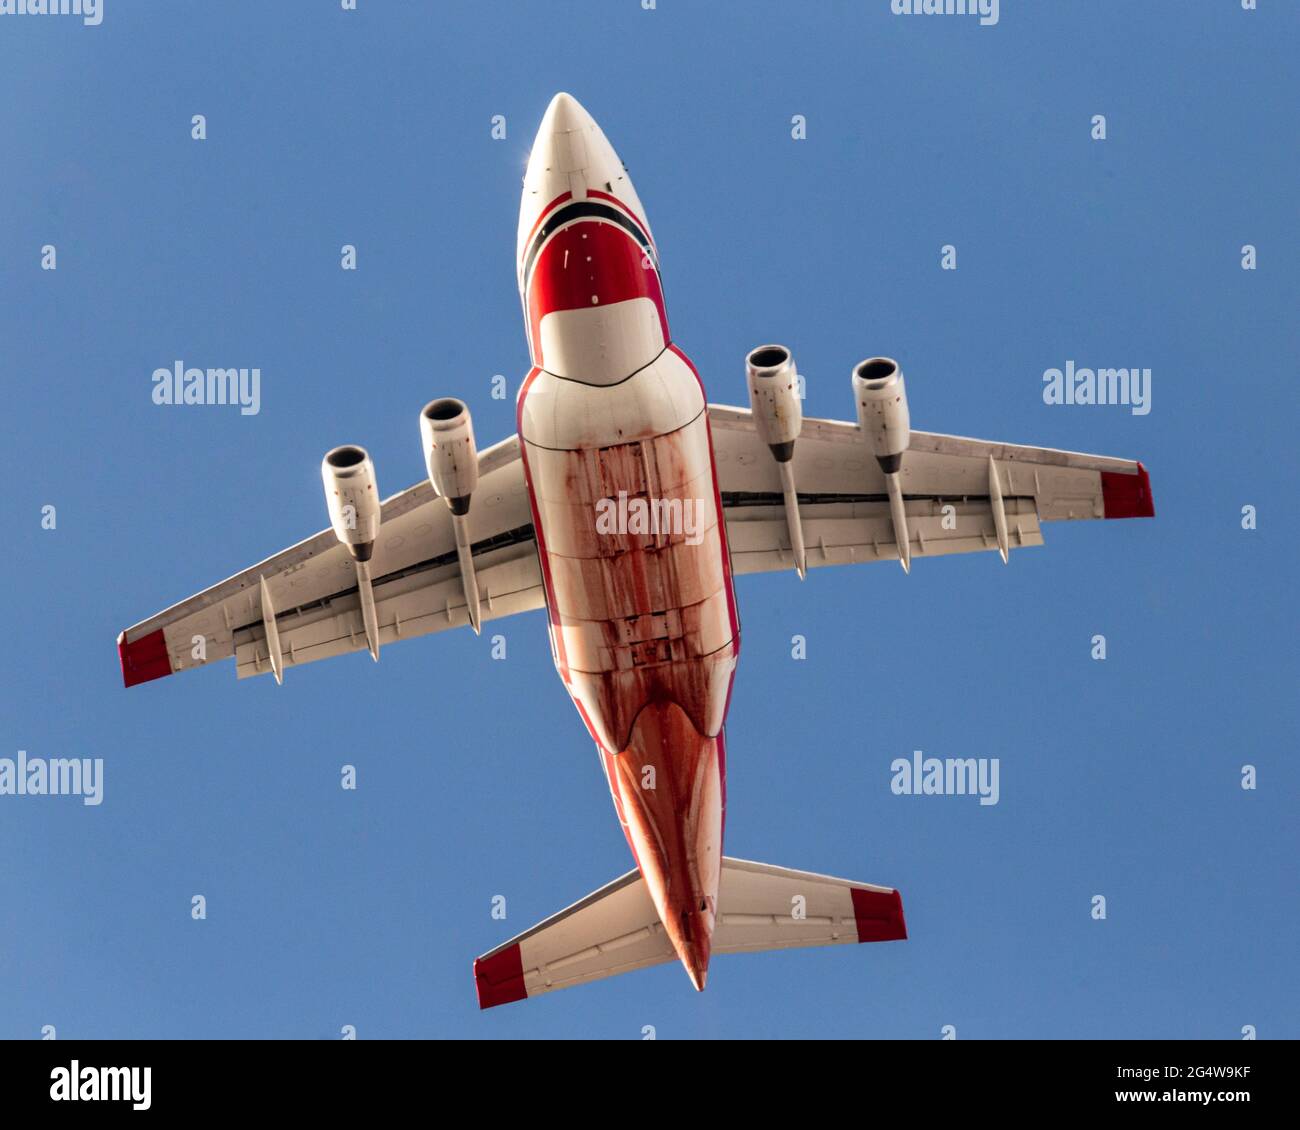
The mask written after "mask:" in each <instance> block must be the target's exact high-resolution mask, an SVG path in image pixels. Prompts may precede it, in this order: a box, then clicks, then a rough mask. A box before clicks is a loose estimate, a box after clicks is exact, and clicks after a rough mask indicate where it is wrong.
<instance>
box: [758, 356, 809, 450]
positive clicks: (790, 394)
mask: <svg viewBox="0 0 1300 1130" xmlns="http://www.w3.org/2000/svg"><path fill="white" fill-rule="evenodd" d="M745 376H746V378H747V380H748V382H749V404H750V407H751V408H752V409H753V410H754V427H755V428H756V429H757V430H758V434H759V438H761V439H762V441H763V442H764V443H765V444H767V446H768V447H770V448H771V449H772V454H773V455H774V456H775V457H776V460H777V462H778V463H788V462H789V461H790V459H791V457H792V456H793V455H794V441H795V440H796V439H798V438H799V431H800V429H801V428H802V427H803V403H802V402H801V401H800V399H799V373H798V371H797V370H796V369H795V364H794V358H793V357H792V356H791V355H790V351H789V350H788V349H786V347H785V346H784V345H760V346H759V347H758V348H757V349H755V350H753V351H751V352H750V354H749V356H748V357H746V358H745Z"/></svg>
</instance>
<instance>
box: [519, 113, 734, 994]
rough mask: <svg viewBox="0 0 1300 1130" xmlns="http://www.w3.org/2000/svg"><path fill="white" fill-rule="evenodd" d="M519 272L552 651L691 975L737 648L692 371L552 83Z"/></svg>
mask: <svg viewBox="0 0 1300 1130" xmlns="http://www.w3.org/2000/svg"><path fill="white" fill-rule="evenodd" d="M518 267H519V285H520V294H521V298H522V300H523V308H524V314H525V323H526V330H527V334H528V341H529V348H530V352H531V355H532V361H533V367H532V369H531V370H530V372H529V373H528V376H527V377H526V378H525V380H524V383H523V386H522V388H521V389H520V392H519V399H518V430H519V436H520V440H521V449H522V452H523V461H524V468H525V476H526V481H527V484H528V491H529V496H530V499H531V505H532V512H533V522H534V527H535V530H536V534H537V548H538V554H539V556H540V560H541V567H542V574H543V578H544V587H545V593H546V603H547V611H548V616H549V630H550V640H551V650H552V655H553V658H554V660H555V666H556V669H557V670H558V671H559V673H560V677H561V679H562V680H563V681H564V684H565V686H566V687H567V688H568V691H569V693H570V695H571V696H572V698H573V701H574V703H575V705H576V706H577V708H578V711H579V713H580V714H581V716H582V719H583V722H584V723H585V724H586V726H587V729H588V730H589V732H590V733H591V736H592V738H593V739H594V740H595V741H596V744H597V748H598V752H599V756H600V758H601V761H602V764H603V766H604V769H605V773H606V776H607V778H608V780H609V786H610V791H611V793H612V795H613V799H614V805H615V808H616V810H617V812H618V816H619V820H620V821H621V823H622V826H623V829H624V832H625V834H626V836H627V840H628V843H629V845H630V847H631V849H632V853H633V856H634V857H635V859H636V863H637V866H638V868H639V869H640V871H641V874H642V876H643V877H644V879H645V882H646V886H647V889H648V890H649V892H650V895H651V898H652V899H653V900H654V903H655V907H656V909H657V910H658V912H659V916H660V919H661V921H662V923H663V925H664V928H665V930H666V932H667V934H668V936H669V938H670V939H671V940H672V942H673V945H674V948H675V949H676V951H677V954H678V956H679V957H680V958H681V960H682V963H683V965H684V966H685V967H686V970H687V972H688V973H689V975H690V977H691V979H692V981H693V982H694V983H695V984H696V986H697V987H698V988H702V987H703V985H704V979H705V975H706V973H707V969H708V962H709V942H710V937H711V935H712V932H713V926H714V921H715V916H716V913H717V898H718V883H719V878H720V871H721V860H722V836H723V824H724V814H725V800H726V766H725V750H724V745H723V722H724V720H725V717H726V712H727V704H728V700H729V697H730V692H731V681H732V676H733V674H734V671H735V666H736V657H737V655H738V652H739V646H740V628H739V621H738V618H737V614H736V602H735V594H734V591H733V588H732V580H731V570H730V558H729V554H728V550H727V541H726V526H725V523H724V521H723V516H722V504H721V498H720V496H719V493H718V486H717V476H716V472H715V468H714V455H713V444H712V440H711V437H710V433H709V422H708V414H707V412H706V410H705V409H706V400H705V395H704V389H703V385H702V384H701V382H700V378H699V375H698V373H697V372H696V371H695V369H694V367H693V366H692V365H691V363H690V361H689V360H688V359H687V357H686V355H685V354H684V353H682V351H681V350H680V349H679V348H678V347H677V346H676V345H674V344H673V343H672V340H671V338H670V336H669V331H668V321H667V316H666V314H665V310H664V300H663V288H662V285H661V281H660V277H659V269H658V256H657V253H656V250H655V245H654V242H653V238H652V236H651V234H650V231H649V228H648V226H647V224H646V222H645V218H644V211H643V210H642V208H641V205H640V201H639V200H638V198H637V196H636V192H635V190H634V189H633V188H632V186H631V183H630V181H629V180H628V179H627V175H626V170H624V169H623V167H622V164H621V162H619V160H618V158H617V156H616V155H615V153H614V151H613V149H612V148H611V147H610V146H609V143H608V141H606V140H605V138H604V135H603V134H602V133H601V132H600V130H599V127H597V126H596V125H595V123H594V122H593V121H592V120H591V118H590V117H589V115H587V113H586V111H585V110H583V109H582V107H581V106H579V105H578V104H577V103H576V102H575V101H573V100H572V99H570V98H569V97H568V96H567V95H563V94H561V95H558V96H557V97H556V98H555V100H554V101H553V102H552V104H551V106H550V108H549V109H548V110H547V113H546V116H545V118H544V119H543V121H542V126H541V129H540V130H539V133H538V136H537V141H536V143H535V144H534V147H533V152H532V155H531V158H530V161H529V166H528V173H527V175H526V176H525V180H524V193H523V203H522V205H521V210H520V231H519V256H518Z"/></svg>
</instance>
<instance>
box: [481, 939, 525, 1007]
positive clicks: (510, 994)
mask: <svg viewBox="0 0 1300 1130" xmlns="http://www.w3.org/2000/svg"><path fill="white" fill-rule="evenodd" d="M474 984H475V986H476V987H477V989H478V1006H479V1008H480V1009H484V1008H495V1007H496V1006H497V1005H499V1004H511V1003H513V1002H514V1001H521V1000H524V999H525V998H526V997H527V996H528V990H527V989H526V988H525V987H524V962H523V957H522V955H521V954H520V952H519V945H518V943H516V944H515V945H513V946H510V947H509V948H508V949H503V950H500V951H498V952H497V953H493V954H488V956H487V957H479V958H475V959H474Z"/></svg>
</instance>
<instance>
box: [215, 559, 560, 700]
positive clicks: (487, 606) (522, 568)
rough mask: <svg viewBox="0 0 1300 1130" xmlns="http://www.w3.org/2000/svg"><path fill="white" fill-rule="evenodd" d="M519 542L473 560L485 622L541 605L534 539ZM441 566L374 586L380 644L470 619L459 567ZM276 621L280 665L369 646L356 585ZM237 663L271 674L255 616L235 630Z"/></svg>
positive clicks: (249, 671) (247, 672)
mask: <svg viewBox="0 0 1300 1130" xmlns="http://www.w3.org/2000/svg"><path fill="white" fill-rule="evenodd" d="M521 548H522V551H521ZM521 548H519V547H512V549H510V550H498V551H496V553H495V554H490V555H489V557H488V558H486V559H484V561H483V563H482V564H480V563H479V560H478V559H476V560H475V572H476V575H477V577H478V582H479V592H480V595H481V597H482V604H481V615H482V619H483V622H484V623H486V622H487V621H489V620H498V619H500V618H501V617H503V616H512V615H514V614H515V613H517V612H529V611H531V610H533V609H536V608H543V607H545V605H546V597H545V595H544V593H543V590H542V574H541V567H540V566H539V564H538V560H537V553H536V551H535V549H534V546H533V543H532V542H531V541H529V542H527V543H524V544H522V547H521ZM492 558H495V560H492ZM440 572H442V573H443V574H444V575H443V576H441V577H439V578H438V579H431V578H428V577H427V576H426V575H423V574H416V575H414V576H406V577H399V578H398V579H396V580H393V581H389V582H386V583H384V584H379V585H376V586H375V612H376V616H377V619H378V623H379V642H380V644H381V646H382V645H387V644H391V643H397V642H398V641H399V640H406V639H413V638H414V637H416V636H423V635H428V634H429V633H431V632H441V631H445V630H447V629H448V628H456V627H461V626H462V625H466V624H468V623H469V613H468V610H467V608H466V606H465V590H464V587H463V585H462V583H461V579H460V573H459V571H457V570H456V569H455V568H451V569H448V567H446V566H444V567H442V569H441V570H440ZM276 622H277V627H278V635H279V644H280V648H281V651H282V653H283V657H284V666H285V667H286V668H287V667H300V666H302V665H303V664H304V663H313V662H315V661H316V660H318V659H329V658H331V657H333V656H336V655H346V654H348V653H349V652H353V651H364V650H366V647H367V642H366V634H365V624H364V622H363V620H362V616H361V605H360V598H359V597H358V595H357V593H356V591H355V589H354V590H353V591H351V592H349V593H347V594H346V595H343V596H339V597H336V598H334V599H332V600H328V601H325V602H322V603H321V604H320V605H319V606H317V607H315V608H313V609H311V610H309V611H302V612H298V613H295V614H291V615H283V614H282V615H279V616H277V617H276ZM235 669H236V672H237V674H238V676H239V678H241V679H246V678H249V677H251V676H254V675H266V674H270V673H271V663H270V652H269V650H268V648H267V641H266V629H265V627H264V626H263V625H262V624H261V623H256V624H250V625H249V626H247V627H246V628H243V629H241V630H240V631H239V632H237V633H236V634H235Z"/></svg>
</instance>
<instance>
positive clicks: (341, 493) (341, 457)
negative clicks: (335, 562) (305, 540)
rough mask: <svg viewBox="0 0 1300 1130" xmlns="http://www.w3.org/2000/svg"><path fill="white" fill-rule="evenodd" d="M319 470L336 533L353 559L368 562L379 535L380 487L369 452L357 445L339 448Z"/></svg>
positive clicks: (326, 459) (323, 462) (326, 458)
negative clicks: (376, 480)
mask: <svg viewBox="0 0 1300 1130" xmlns="http://www.w3.org/2000/svg"><path fill="white" fill-rule="evenodd" d="M320 473H321V479H322V480H323V481H324V483H325V505H326V507H327V508H328V510H329V515H330V525H332V526H333V527H334V533H335V535H336V536H337V537H338V539H339V541H341V542H342V543H343V544H344V545H346V546H347V547H348V552H349V553H351V554H352V557H353V559H354V560H357V561H369V560H370V555H371V554H372V553H373V552H374V548H375V538H377V537H378V536H379V486H378V484H377V483H376V482H375V466H374V464H373V463H371V462H370V456H369V454H367V452H366V449H365V448H364V447H357V446H355V445H354V444H344V446H342V447H336V448H334V450H333V451H329V452H326V454H325V458H324V459H322V460H321V465H320Z"/></svg>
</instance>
